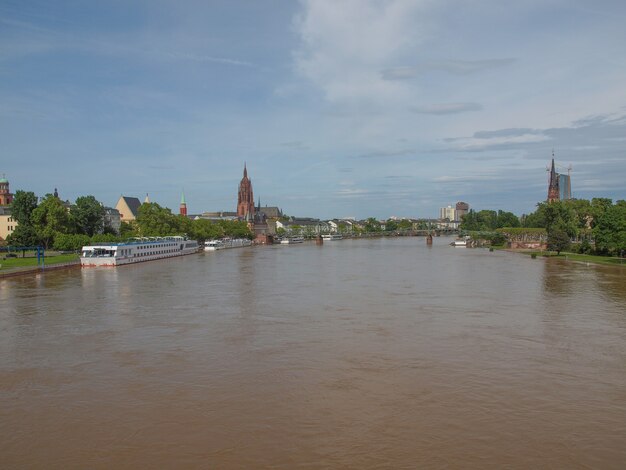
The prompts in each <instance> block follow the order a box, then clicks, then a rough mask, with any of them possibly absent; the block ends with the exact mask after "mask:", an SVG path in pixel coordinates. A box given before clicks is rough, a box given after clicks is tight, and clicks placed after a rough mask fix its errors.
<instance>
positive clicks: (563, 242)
mask: <svg viewBox="0 0 626 470" xmlns="http://www.w3.org/2000/svg"><path fill="white" fill-rule="evenodd" d="M569 245H570V238H569V235H568V234H567V232H566V231H565V230H563V229H553V230H552V231H550V232H548V250H551V251H556V254H557V255H559V254H561V251H565V250H567V249H568V248H569Z"/></svg>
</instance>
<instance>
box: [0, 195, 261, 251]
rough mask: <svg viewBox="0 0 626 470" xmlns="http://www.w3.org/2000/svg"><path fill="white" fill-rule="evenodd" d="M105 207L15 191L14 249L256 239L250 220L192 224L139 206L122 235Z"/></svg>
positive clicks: (91, 201) (150, 206) (83, 200)
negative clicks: (136, 240) (179, 238)
mask: <svg viewBox="0 0 626 470" xmlns="http://www.w3.org/2000/svg"><path fill="white" fill-rule="evenodd" d="M105 215H106V210H105V208H104V206H103V205H102V204H101V203H100V202H99V201H98V200H97V199H96V198H95V197H94V196H81V197H78V198H77V199H76V202H75V203H74V204H67V203H64V202H62V201H61V200H60V199H59V198H58V197H56V196H54V195H52V194H47V195H46V196H45V197H44V198H43V199H41V201H39V200H38V198H37V196H36V195H35V193H33V192H31V191H21V190H18V191H16V192H15V196H14V198H13V203H12V204H11V216H12V218H13V219H14V220H15V221H16V222H17V226H16V228H15V230H14V231H13V232H12V233H11V234H10V235H9V237H8V238H7V243H8V244H9V245H13V246H37V245H42V246H44V247H45V248H46V249H48V248H54V249H57V250H64V251H65V250H78V249H80V247H81V246H84V245H87V244H89V243H102V242H116V241H122V240H127V239H129V238H133V237H156V236H168V235H186V236H188V237H190V238H193V239H196V240H200V241H203V240H209V239H215V238H222V237H225V236H230V237H236V238H250V239H251V238H253V233H252V232H251V231H250V229H249V228H248V226H247V224H246V223H245V222H240V221H237V220H233V221H230V220H220V221H217V222H213V221H210V220H204V219H199V220H191V219H189V218H188V217H186V216H182V215H174V214H172V212H171V211H170V209H167V208H165V207H161V206H160V205H159V204H156V203H144V204H142V205H141V206H140V207H139V210H138V215H137V219H136V220H135V221H133V222H122V224H121V228H120V233H116V231H115V230H114V229H113V228H112V227H111V226H110V225H109V223H108V221H107V218H106V217H105Z"/></svg>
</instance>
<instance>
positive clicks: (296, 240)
mask: <svg viewBox="0 0 626 470" xmlns="http://www.w3.org/2000/svg"><path fill="white" fill-rule="evenodd" d="M302 242H304V238H302V237H289V238H283V239H282V240H281V241H280V244H281V245H291V244H292V243H302Z"/></svg>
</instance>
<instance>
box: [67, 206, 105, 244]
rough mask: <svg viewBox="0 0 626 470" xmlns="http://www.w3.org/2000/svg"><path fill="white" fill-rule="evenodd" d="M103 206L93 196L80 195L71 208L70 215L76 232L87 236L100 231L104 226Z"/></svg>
mask: <svg viewBox="0 0 626 470" xmlns="http://www.w3.org/2000/svg"><path fill="white" fill-rule="evenodd" d="M104 214H105V210H104V206H103V205H102V204H101V203H100V202H98V200H97V199H96V198H95V197H93V196H80V197H78V198H77V199H76V205H75V206H74V207H73V208H72V211H71V212H70V216H71V218H72V220H73V221H74V224H75V225H76V229H77V232H78V233H82V234H85V235H87V236H89V237H91V236H93V235H94V234H95V233H98V232H100V231H102V229H103V227H104Z"/></svg>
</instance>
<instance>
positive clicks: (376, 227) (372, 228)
mask: <svg viewBox="0 0 626 470" xmlns="http://www.w3.org/2000/svg"><path fill="white" fill-rule="evenodd" d="M365 231H366V232H380V231H382V229H381V228H380V222H379V221H378V220H376V219H375V218H374V217H369V218H368V219H367V220H366V221H365Z"/></svg>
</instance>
